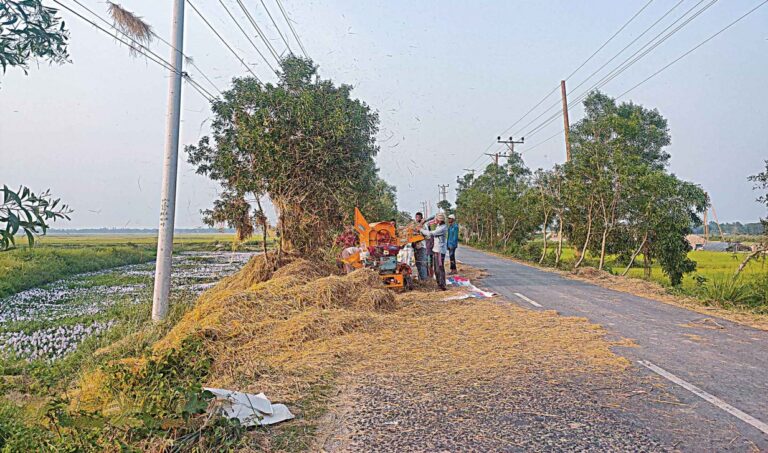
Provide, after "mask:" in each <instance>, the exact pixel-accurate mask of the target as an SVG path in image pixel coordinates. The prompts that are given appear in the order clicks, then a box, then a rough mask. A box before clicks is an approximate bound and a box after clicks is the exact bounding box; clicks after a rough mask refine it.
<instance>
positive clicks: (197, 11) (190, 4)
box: [186, 0, 261, 83]
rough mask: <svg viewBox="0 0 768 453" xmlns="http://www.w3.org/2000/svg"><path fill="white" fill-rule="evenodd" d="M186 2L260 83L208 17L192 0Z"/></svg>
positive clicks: (257, 78)
mask: <svg viewBox="0 0 768 453" xmlns="http://www.w3.org/2000/svg"><path fill="white" fill-rule="evenodd" d="M186 2H187V4H188V5H189V6H191V7H192V9H193V10H194V11H195V13H197V15H198V17H200V19H202V21H203V22H204V23H205V25H207V26H208V28H210V29H211V31H212V32H213V34H214V35H216V37H217V38H219V41H221V42H222V44H224V46H225V47H226V48H227V49H229V51H230V52H231V53H232V55H234V56H235V58H237V60H238V61H239V62H240V63H241V64H242V65H243V66H245V69H247V70H248V72H250V73H251V75H252V76H253V78H255V79H256V80H257V81H258V82H259V83H261V79H259V76H257V75H256V73H255V72H253V69H251V67H250V66H248V65H247V64H246V63H245V60H243V58H242V57H241V56H240V55H238V54H237V52H235V49H233V48H232V46H230V45H229V43H228V42H227V40H226V39H224V37H223V36H221V34H219V32H218V31H217V30H216V29H215V28H214V27H213V25H211V23H210V22H208V19H206V18H205V16H204V15H203V14H202V13H201V12H200V10H198V9H197V7H195V5H194V4H193V3H192V1H191V0H186Z"/></svg>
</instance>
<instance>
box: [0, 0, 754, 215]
mask: <svg viewBox="0 0 768 453" xmlns="http://www.w3.org/2000/svg"><path fill="white" fill-rule="evenodd" d="M81 1H82V2H83V3H85V4H87V5H88V6H89V7H91V8H92V9H94V10H95V11H97V12H99V13H101V14H103V15H106V6H105V4H104V3H103V2H101V1H96V0H81ZM224 1H225V3H226V4H228V5H229V6H230V8H231V9H232V10H233V11H235V14H236V15H237V17H238V18H240V20H241V23H242V24H243V26H244V27H246V26H249V25H248V23H247V22H246V20H245V18H244V16H243V15H242V13H240V14H238V13H237V11H239V10H238V9H237V6H236V3H235V1H234V0H224ZM244 1H245V3H246V4H247V5H248V6H249V7H250V9H251V11H252V13H253V15H254V16H255V17H256V19H257V20H258V21H259V22H260V23H261V25H262V26H263V27H264V28H266V29H267V33H268V34H269V36H270V37H271V38H272V39H273V44H274V46H275V47H276V48H278V50H281V49H283V46H282V42H281V41H280V38H279V36H278V35H277V33H276V32H275V30H274V28H273V27H272V26H271V23H270V22H269V18H268V17H267V16H266V14H265V13H264V11H263V7H262V6H261V3H260V2H258V1H257V0H244ZM697 1H698V0H683V2H682V4H681V5H680V6H678V7H677V9H675V10H674V12H673V13H672V14H670V15H669V16H668V17H667V18H666V19H665V20H663V21H662V22H661V23H660V24H659V25H657V26H656V27H655V28H654V29H653V30H652V31H651V32H649V33H648V34H647V35H646V36H644V37H643V38H642V39H641V40H640V41H638V43H636V44H635V45H634V46H632V47H631V48H630V49H628V50H627V51H625V52H624V54H622V56H620V57H619V58H617V59H616V60H614V62H612V63H611V64H610V65H608V66H607V67H606V69H604V70H603V71H602V72H601V73H600V74H599V75H598V76H597V77H595V78H594V79H593V80H595V81H596V80H598V79H599V78H600V77H601V76H602V75H603V74H605V73H606V72H607V71H608V70H610V69H612V68H613V67H615V66H616V65H618V64H619V63H620V62H621V61H623V60H624V59H625V58H626V57H625V56H629V55H630V54H631V53H632V52H634V50H636V49H637V48H638V47H640V46H641V45H642V44H643V43H645V42H646V40H648V39H649V38H650V37H652V36H654V35H655V34H656V33H658V32H659V31H661V29H663V28H664V27H666V26H667V25H668V24H669V23H671V22H672V21H673V20H674V19H675V18H677V17H678V16H679V15H681V14H682V13H683V12H684V11H685V10H687V9H688V8H691V7H692V6H693V5H695V4H696V3H697ZM62 2H64V3H66V4H68V5H72V6H74V4H73V2H72V0H62ZM759 2H760V1H759V0H727V1H726V0H723V1H720V2H718V3H716V4H715V5H714V6H713V7H711V8H710V9H709V10H707V11H706V12H704V13H703V14H702V15H701V16H699V17H698V18H696V19H695V20H693V21H692V22H691V23H690V24H688V25H687V26H686V27H685V28H683V29H682V30H680V32H678V33H676V34H675V35H674V36H672V37H671V38H670V39H669V40H668V41H666V42H665V43H664V44H662V45H661V46H659V47H658V48H657V49H655V50H654V51H653V52H651V53H650V54H648V55H647V56H646V57H645V58H643V59H642V60H640V61H639V62H638V63H636V64H635V65H634V66H632V67H631V68H630V69H628V70H627V71H626V72H624V73H623V74H621V75H620V76H618V77H617V78H616V79H615V80H613V81H612V82H610V83H609V84H607V85H606V86H605V87H604V88H603V90H604V91H605V92H606V93H607V94H609V95H613V96H617V95H619V94H620V93H622V92H624V91H625V90H626V89H628V88H630V87H631V86H633V85H635V84H636V83H637V82H639V81H641V80H643V79H644V78H645V77H647V76H648V75H650V74H652V73H653V72H655V71H656V70H657V69H659V68H661V67H662V66H664V65H665V64H667V63H668V62H669V61H672V60H673V59H675V58H676V57H677V56H679V55H681V54H682V53H684V52H685V51H687V50H688V49H690V48H691V47H693V46H695V45H696V44H698V43H699V42H701V41H702V40H703V39H705V38H707V37H708V36H709V35H711V34H712V33H714V32H716V31H717V30H719V29H721V28H722V27H724V26H725V25H726V24H728V23H729V22H730V21H732V20H733V19H735V18H737V17H739V16H740V15H742V14H743V13H745V12H746V11H748V10H749V9H751V8H752V7H754V6H755V5H757V4H758V3H759ZM265 3H266V5H267V7H269V8H271V11H272V13H273V15H275V18H276V19H278V20H280V19H281V18H280V17H279V10H278V9H277V7H276V4H275V3H274V0H265ZM283 3H284V5H285V6H286V8H287V9H288V11H289V13H290V14H291V16H292V17H293V19H294V21H295V27H296V29H297V31H298V33H299V35H300V37H301V38H302V40H303V42H304V44H305V46H306V48H307V51H308V53H309V55H310V56H311V57H312V58H313V59H315V61H316V62H317V63H318V64H319V65H320V73H321V76H323V77H325V78H331V79H333V80H334V81H335V82H337V83H341V82H344V83H349V84H352V85H354V86H355V90H354V91H353V94H354V95H355V96H356V97H359V98H360V99H362V100H364V101H365V102H367V103H368V104H369V105H371V106H372V107H373V108H374V109H376V110H377V111H378V112H379V113H380V116H381V133H380V141H381V153H380V155H379V157H378V159H377V160H378V163H379V166H380V167H381V173H382V175H383V177H384V178H385V179H387V180H388V181H390V182H391V183H393V184H395V185H396V186H397V189H398V201H399V205H400V208H401V209H405V210H408V211H411V212H413V211H415V210H416V209H418V208H419V207H420V202H421V201H422V200H429V201H431V202H432V203H434V201H435V200H436V198H437V194H438V188H437V185H438V184H440V183H449V184H451V187H450V189H451V190H450V193H451V198H453V189H454V187H455V180H456V176H457V175H458V174H460V173H462V172H463V169H464V168H468V167H469V166H470V165H472V166H474V167H475V168H481V167H482V166H484V165H485V164H486V163H487V162H488V158H487V157H485V156H483V157H482V158H481V159H478V156H480V155H481V154H482V153H483V152H484V151H485V150H486V148H487V147H488V145H489V144H491V143H492V142H493V141H494V140H495V137H496V135H498V134H499V133H501V132H502V131H503V130H504V129H506V128H507V127H508V126H510V125H511V124H512V123H513V122H515V121H516V120H517V119H518V118H519V117H520V116H522V115H523V113H525V112H526V111H528V109H530V108H531V107H532V106H533V105H534V104H536V102H538V101H539V99H541V98H542V97H543V96H544V95H545V94H546V93H547V92H549V91H550V90H551V89H552V88H554V87H555V86H556V85H557V84H558V83H559V81H560V79H561V78H563V77H565V76H567V75H568V74H569V73H571V71H572V70H573V69H575V68H576V67H577V66H578V65H579V64H581V62H583V61H584V60H585V59H586V58H587V57H588V56H589V55H590V54H592V52H594V51H595V50H596V49H597V48H598V47H599V46H600V45H601V44H602V43H603V42H605V41H606V40H607V39H608V38H609V37H610V36H611V35H612V34H613V33H615V32H616V30H618V29H619V27H620V26H621V25H622V24H623V23H625V22H626V21H627V20H628V19H629V18H630V17H631V16H632V15H633V14H634V13H635V12H637V11H638V10H639V9H640V8H641V7H642V6H643V5H644V4H646V3H647V0H622V1H616V0H600V1H598V0H591V1H573V0H561V1H542V0H526V1H473V2H469V1H413V0H411V1H403V0H388V1H359V0H357V1H352V0H329V1H298V0H283ZM676 3H677V0H655V1H653V2H652V3H651V4H650V6H648V7H647V9H645V11H643V13H642V14H640V15H639V16H638V17H637V19H635V21H634V22H633V23H632V24H630V25H629V26H628V27H627V28H626V29H625V30H624V31H623V32H622V33H620V34H619V35H618V36H617V37H616V38H615V39H614V40H613V41H612V42H611V43H610V44H609V45H608V46H606V47H605V48H604V49H603V50H602V51H601V52H600V53H599V54H597V55H596V56H595V58H594V59H593V60H591V61H590V62H589V63H588V64H587V65H586V66H585V67H584V68H582V69H581V70H580V71H579V72H577V73H576V74H575V75H574V76H573V77H572V78H570V79H569V80H568V84H569V86H570V87H575V86H576V85H577V84H579V83H580V82H581V81H582V80H583V79H584V78H585V77H586V76H588V75H589V74H591V73H592V72H593V71H594V70H596V69H597V68H598V67H600V66H601V65H602V64H603V63H605V62H606V61H607V60H609V59H610V58H611V57H613V56H614V55H615V54H616V53H617V52H618V51H619V50H620V49H622V48H623V47H624V46H626V45H627V44H628V43H629V42H630V41H631V40H632V39H634V38H635V37H636V36H637V35H639V34H640V33H641V32H642V31H643V30H645V29H646V27H648V26H649V25H650V24H652V23H653V22H654V21H656V20H657V19H658V18H659V17H661V15H662V14H664V13H665V12H666V11H667V10H668V9H669V8H671V7H672V6H673V5H674V4H676ZM706 3H707V2H705V3H703V4H706ZM122 4H123V6H124V7H126V8H128V9H130V10H133V11H135V12H136V13H138V14H140V15H142V16H144V18H145V19H146V20H147V21H148V22H149V23H151V24H152V25H153V26H154V27H155V29H156V30H157V32H158V33H159V34H161V35H162V36H165V37H167V36H169V30H170V17H171V2H170V1H157V0H123V1H122ZM195 5H196V6H198V7H199V8H200V9H201V10H202V11H203V12H204V13H205V14H206V15H207V17H208V18H209V19H210V20H211V22H212V23H213V24H214V25H215V26H216V27H217V28H218V29H219V30H220V31H221V33H222V34H223V35H224V36H225V37H226V38H227V39H228V40H229V41H230V42H231V43H232V44H233V45H234V46H235V47H236V48H237V49H238V50H239V51H240V52H241V53H242V55H243V56H244V57H245V58H246V60H247V61H248V62H249V63H252V64H253V65H254V66H253V67H254V70H255V71H256V72H257V74H259V75H260V76H261V77H263V78H264V79H268V80H274V75H272V76H271V77H270V73H269V71H268V70H267V69H266V66H265V64H264V63H263V62H262V61H261V60H260V59H259V57H258V55H257V54H256V52H255V51H254V50H253V48H251V47H250V44H248V42H247V41H246V40H245V38H244V37H243V36H242V35H241V34H240V32H239V31H238V30H237V29H236V28H235V27H234V25H233V24H232V22H231V21H229V20H228V17H227V16H226V13H225V12H224V10H223V9H222V8H221V6H220V5H219V4H218V1H215V0H197V1H196V2H195ZM61 14H62V16H63V17H64V18H65V20H66V22H67V25H68V27H69V28H70V30H71V45H70V54H71V57H72V63H71V64H65V65H63V66H52V67H51V66H47V65H41V66H39V67H37V66H35V67H32V68H31V70H30V72H29V75H27V76H25V75H24V74H23V72H22V71H21V70H18V69H10V70H9V71H8V72H7V73H6V74H5V75H3V76H2V81H1V83H0V157H1V158H2V160H1V161H0V183H5V184H8V185H11V186H14V185H19V184H25V185H28V186H30V187H32V188H34V189H37V190H39V189H44V188H50V189H52V191H53V192H54V193H55V194H56V195H57V196H61V197H62V198H64V200H66V201H67V202H68V203H70V204H71V205H72V206H73V207H74V209H75V210H76V212H75V214H74V216H73V219H72V222H69V223H67V224H66V225H65V224H61V225H57V226H60V227H65V226H66V227H71V228H74V227H98V226H108V227H123V226H128V227H155V226H156V225H157V215H158V205H159V186H160V176H161V159H162V155H163V140H164V124H165V123H164V118H165V114H166V93H167V81H168V74H167V72H166V71H164V70H163V69H161V68H160V67H159V66H156V65H155V64H153V63H151V62H147V61H146V60H143V59H140V58H139V59H136V58H131V57H129V56H128V52H127V50H126V49H125V48H124V47H121V46H120V45H119V44H118V43H116V42H115V40H114V39H112V38H109V37H107V36H106V35H104V34H103V33H101V32H99V31H97V30H96V29H94V28H93V27H92V26H91V25H88V24H86V23H84V22H82V21H81V20H80V19H78V18H76V17H74V16H73V15H72V14H70V13H68V12H66V11H63V12H62V13H61ZM279 23H280V25H281V26H282V27H283V29H284V30H285V31H286V32H287V30H288V29H287V27H286V26H285V23H284V22H279ZM246 30H248V31H249V32H253V31H252V30H251V29H249V28H246ZM153 48H154V49H155V50H156V52H158V53H159V54H161V55H163V56H164V57H166V58H167V55H168V54H169V50H168V49H167V48H166V47H164V46H163V45H162V44H160V43H156V44H153ZM262 49H263V48H262ZM185 52H186V53H187V54H189V55H191V56H192V57H194V59H195V62H196V64H197V65H198V66H199V67H201V68H202V69H203V70H204V71H206V73H207V74H208V75H209V76H210V77H212V78H213V79H214V82H215V83H216V84H217V85H218V87H219V88H221V89H225V88H226V86H227V83H228V81H229V80H230V79H231V78H232V77H233V76H241V75H244V73H245V70H244V69H243V68H242V66H240V64H239V63H238V61H237V60H235V59H234V58H233V57H232V56H231V55H230V54H229V53H228V51H227V50H226V49H225V48H224V47H223V46H222V44H221V43H220V42H218V40H217V39H216V38H215V37H214V35H212V34H211V32H210V31H209V30H208V29H207V28H206V27H205V25H204V24H203V23H202V22H201V21H200V20H199V18H198V17H197V16H196V15H195V13H194V12H193V11H192V10H191V9H190V8H187V20H186V41H185ZM189 71H190V72H191V74H192V75H193V76H196V72H195V70H194V69H193V68H189ZM197 80H198V81H200V83H202V84H205V82H204V81H203V80H202V79H201V78H200V77H199V76H198V77H197ZM766 82H768V5H766V6H765V7H763V8H761V9H759V10H758V11H756V12H755V13H754V14H752V15H750V16H749V17H747V18H746V19H745V20H743V21H742V22H740V23H738V24H737V25H735V26H734V27H733V28H731V29H729V30H728V31H726V32H724V33H723V34H722V35H720V36H718V37H717V38H715V39H714V40H713V41H711V42H709V43H708V44H706V45H705V46H703V47H701V48H700V49H698V50H697V51H696V52H694V53H693V54H691V55H690V56H688V57H687V58H685V59H683V60H682V61H680V62H679V63H677V64H676V65H674V66H672V67H671V68H669V69H668V70H666V71H664V72H663V73H661V74H660V75H659V76H657V77H656V78H654V79H652V80H651V81H649V82H647V83H646V84H644V85H643V86H641V87H640V88H638V89H636V90H634V91H632V92H631V93H630V94H629V95H627V96H626V97H625V98H622V99H631V100H633V101H635V102H637V103H640V104H643V105H644V106H646V107H651V108H657V109H658V110H659V111H660V112H661V113H662V114H663V115H664V116H665V117H666V118H667V119H668V120H669V125H670V129H671V134H672V145H671V146H670V147H669V149H668V151H669V152H670V153H671V154H672V160H671V166H670V167H671V170H672V171H673V172H674V173H676V174H677V175H679V176H680V177H682V178H684V179H687V180H691V181H695V182H697V183H699V184H701V185H702V186H703V187H704V188H705V189H706V190H707V191H708V192H709V193H710V196H711V198H712V200H713V202H714V205H715V208H716V210H717V214H718V217H719V218H720V220H721V221H733V220H740V221H756V220H757V218H758V217H760V216H761V215H762V216H764V215H765V212H764V209H763V208H761V206H760V205H759V204H757V203H755V202H754V198H755V194H754V193H753V192H752V190H751V185H750V183H749V182H747V180H746V178H747V176H748V175H750V174H753V173H755V172H756V171H757V170H759V169H760V167H762V161H763V160H764V159H767V158H768V134H766V127H768V89H766V85H767V83H766ZM588 85H591V84H587V85H585V86H584V87H586V86H588ZM584 87H583V88H584ZM583 88H581V89H578V90H575V91H574V93H572V94H571V98H572V99H575V98H576V96H578V94H580V93H581V91H582V90H583ZM211 89H212V88H211ZM184 90H185V91H184V97H183V103H182V108H183V115H182V121H183V123H182V140H181V141H182V144H190V143H195V142H196V141H197V139H198V138H199V137H201V136H202V135H204V134H205V133H206V132H207V131H208V122H209V118H210V112H209V109H208V107H207V104H206V102H205V101H204V100H203V98H201V96H200V95H198V94H197V93H196V92H195V91H193V90H192V89H190V88H189V86H188V85H186V84H185V88H184ZM555 102H557V97H556V96H555V95H553V97H551V98H550V99H549V100H548V101H547V102H545V103H544V104H543V106H547V105H549V104H551V103H555ZM541 110H543V108H542V109H541ZM541 110H537V111H536V112H535V113H534V114H533V115H531V116H530V118H531V119H532V118H533V117H535V116H536V115H538V113H539V112H540V111H541ZM581 112H582V109H581V106H576V108H574V109H573V110H572V111H571V121H572V122H574V121H576V120H578V119H579V118H580V117H581V115H582V113H581ZM544 118H546V115H545V116H544V117H542V119H544ZM527 122H528V119H526V120H525V121H523V122H521V123H520V124H519V125H518V127H517V128H513V129H512V131H511V132H512V133H515V134H517V135H519V134H524V133H525V132H528V131H529V130H530V129H532V127H533V125H535V124H537V123H538V122H540V121H537V122H536V123H534V124H533V125H532V126H530V127H528V128H526V129H524V130H522V131H518V130H517V129H518V128H519V127H520V126H523V125H525V124H526V123H527ZM561 129H562V122H561V120H560V119H558V120H556V121H554V122H553V123H552V124H551V125H549V126H547V127H546V128H544V129H543V130H541V131H540V132H538V133H536V134H535V135H533V136H530V135H529V136H528V137H526V145H527V146H519V147H518V150H519V151H522V152H523V157H524V159H525V162H526V164H527V165H528V166H529V167H531V169H536V168H538V167H549V166H551V165H552V164H554V163H557V162H561V161H563V159H564V156H565V151H564V144H563V138H562V136H557V137H556V138H554V139H552V140H550V141H548V142H546V143H544V144H543V145H541V146H538V147H536V148H535V149H532V150H531V151H526V149H527V148H531V147H532V145H535V144H537V143H539V142H541V141H542V140H544V139H546V138H548V137H550V136H552V135H553V134H555V133H557V132H558V131H559V130H561ZM505 135H509V133H507V134H505ZM496 149H497V147H496V146H494V147H491V148H490V150H489V152H491V151H495V150H496ZM181 156H182V159H181V161H180V171H179V192H178V207H177V226H179V227H191V226H197V225H201V221H200V214H199V211H200V209H203V208H206V207H209V206H210V204H211V202H212V200H213V199H214V198H215V196H216V193H217V189H218V188H217V186H216V185H215V184H214V183H212V182H210V181H208V180H207V179H205V178H203V177H200V176H197V175H195V174H194V170H193V169H192V168H191V167H190V166H189V165H188V164H187V163H186V161H185V156H184V154H183V152H182V154H181Z"/></svg>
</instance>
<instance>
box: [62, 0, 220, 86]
mask: <svg viewBox="0 0 768 453" xmlns="http://www.w3.org/2000/svg"><path fill="white" fill-rule="evenodd" d="M72 1H73V2H75V3H76V4H77V5H78V6H80V7H81V8H83V9H84V10H86V11H88V12H89V13H91V14H92V15H94V16H95V17H96V18H97V19H99V20H100V21H102V22H104V23H105V24H107V25H108V26H109V27H111V28H113V29H115V30H117V31H118V32H119V33H120V34H121V35H123V36H125V37H126V38H128V39H130V40H131V41H133V42H134V43H135V44H136V45H141V46H143V44H142V43H140V42H138V41H136V39H134V38H133V37H132V36H130V35H129V34H127V33H125V32H124V31H122V30H120V29H119V28H118V27H115V26H114V24H111V23H110V22H109V21H108V20H106V19H104V18H103V17H101V16H100V15H99V14H98V13H96V12H95V11H93V10H92V9H91V8H89V7H88V6H86V5H83V4H82V3H81V2H80V0H72ZM152 35H153V36H154V37H155V38H157V39H158V40H160V41H161V42H162V43H164V44H166V45H167V46H168V47H170V48H171V49H173V50H175V51H176V52H179V49H177V48H176V47H174V46H173V45H172V44H171V43H169V42H168V41H166V40H165V39H163V37H162V36H160V35H158V34H157V33H155V32H154V31H153V32H152ZM181 55H183V56H184V58H185V59H186V60H187V62H188V63H189V64H190V65H192V67H194V68H195V69H197V72H199V73H200V75H201V76H203V78H204V79H205V80H207V81H208V83H210V84H211V86H212V87H213V88H214V89H215V90H216V91H218V92H219V94H224V93H222V92H221V90H220V89H219V87H217V86H216V84H215V83H213V81H212V80H211V79H210V78H208V76H207V75H206V74H205V72H203V70H202V69H200V68H199V67H198V66H197V65H196V64H195V62H194V60H193V59H192V57H190V56H188V55H187V54H185V53H184V52H181Z"/></svg>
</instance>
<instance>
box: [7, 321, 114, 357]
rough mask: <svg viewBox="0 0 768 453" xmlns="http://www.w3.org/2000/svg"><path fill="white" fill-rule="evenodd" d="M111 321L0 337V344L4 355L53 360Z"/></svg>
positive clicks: (8, 333) (98, 331) (10, 333)
mask: <svg viewBox="0 0 768 453" xmlns="http://www.w3.org/2000/svg"><path fill="white" fill-rule="evenodd" d="M114 324H115V321H106V322H95V323H93V324H90V325H83V324H75V325H71V326H57V327H50V328H47V329H41V330H36V331H34V332H32V333H29V334H28V333H24V332H5V333H0V344H2V345H3V348H2V351H3V354H5V355H15V356H16V357H20V358H25V359H28V360H38V359H43V360H51V361H52V360H56V359H58V358H61V357H63V356H65V355H66V354H69V353H70V352H72V351H74V350H75V349H76V348H77V345H79V344H80V342H81V341H83V340H84V339H86V338H87V337H89V336H91V335H95V334H98V333H101V332H104V331H106V330H107V329H109V328H110V327H112V326H113V325H114Z"/></svg>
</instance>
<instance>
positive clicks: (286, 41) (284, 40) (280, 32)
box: [259, 0, 293, 53]
mask: <svg viewBox="0 0 768 453" xmlns="http://www.w3.org/2000/svg"><path fill="white" fill-rule="evenodd" d="M259 2H261V6H262V7H263V8H264V11H266V12H267V16H269V20H271V21H272V25H274V27H275V29H276V30H277V34H278V35H280V39H282V40H283V43H285V47H287V48H288V52H290V53H293V50H291V45H290V44H288V40H287V39H286V38H285V36H284V35H283V32H282V31H281V30H280V27H278V26H277V22H276V21H275V18H274V17H272V13H270V12H269V8H267V5H266V4H265V3H264V0H259Z"/></svg>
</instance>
